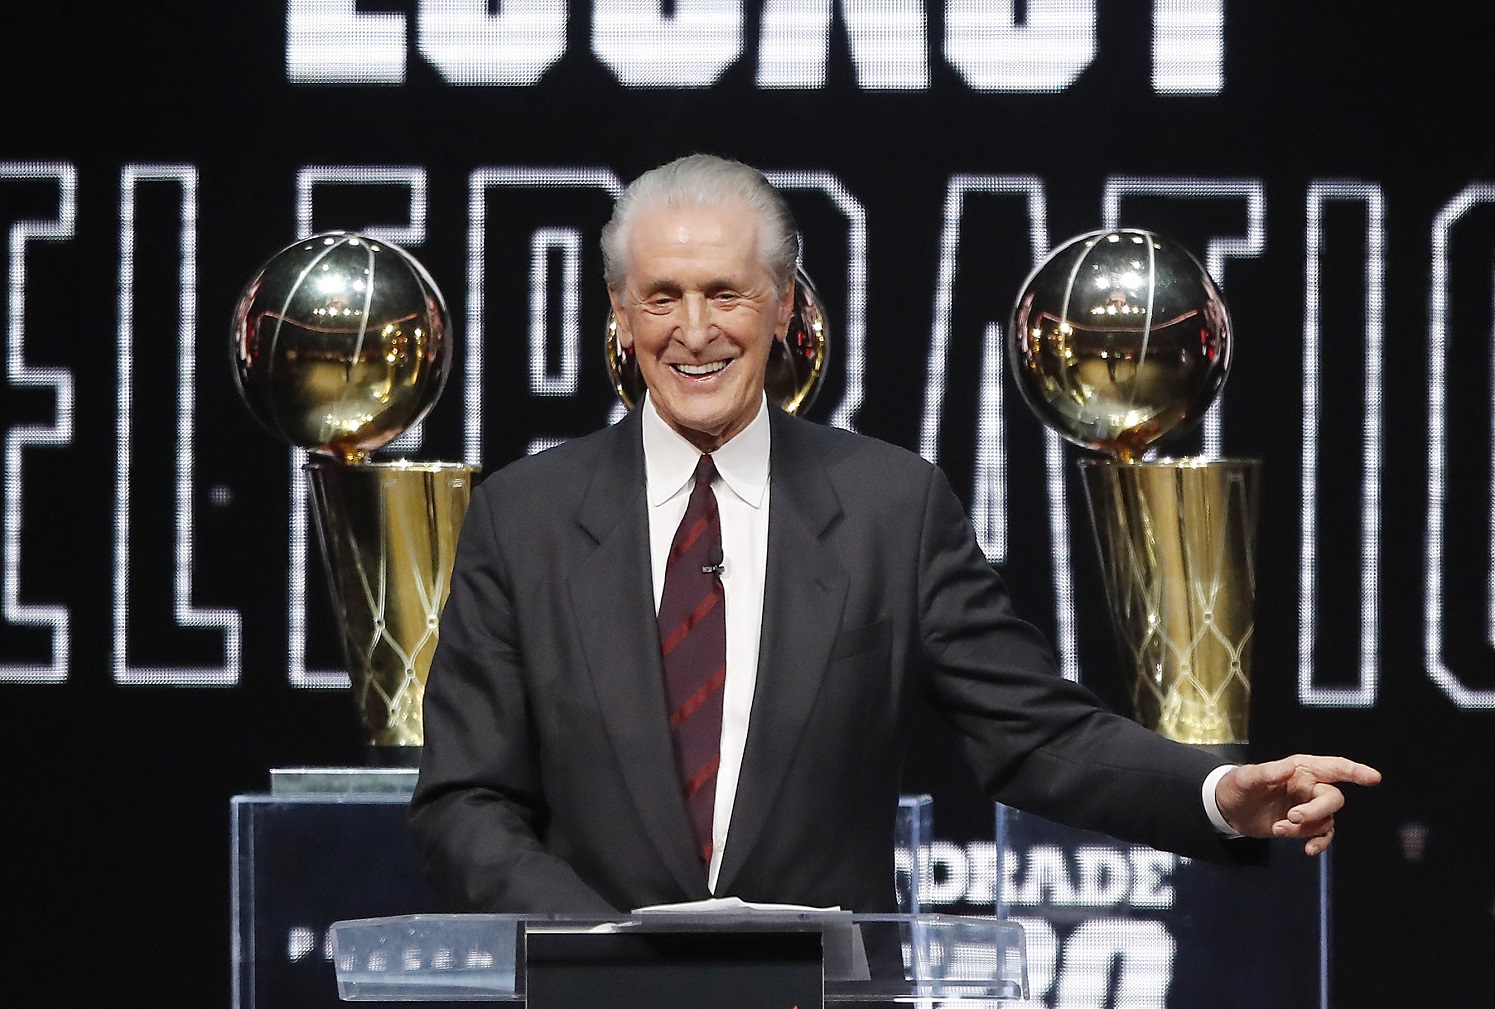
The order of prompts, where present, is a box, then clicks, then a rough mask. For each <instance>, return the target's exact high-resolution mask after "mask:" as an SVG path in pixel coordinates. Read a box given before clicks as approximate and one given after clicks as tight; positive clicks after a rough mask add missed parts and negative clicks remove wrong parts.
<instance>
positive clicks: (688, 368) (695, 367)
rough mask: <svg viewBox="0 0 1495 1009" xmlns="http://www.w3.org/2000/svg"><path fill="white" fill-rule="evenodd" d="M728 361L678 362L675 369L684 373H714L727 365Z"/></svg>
mask: <svg viewBox="0 0 1495 1009" xmlns="http://www.w3.org/2000/svg"><path fill="white" fill-rule="evenodd" d="M727 364H728V362H727V361H713V362H711V363H710V364H677V365H675V370H676V371H678V372H680V374H682V375H713V374H715V373H716V372H718V371H721V370H722V369H723V368H725V367H726V366H727Z"/></svg>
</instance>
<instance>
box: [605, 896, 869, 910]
mask: <svg viewBox="0 0 1495 1009" xmlns="http://www.w3.org/2000/svg"><path fill="white" fill-rule="evenodd" d="M701 911H708V912H709V911H781V912H784V911H788V912H794V913H797V914H836V913H839V912H841V909H840V908H839V907H808V906H806V905H804V904H760V903H755V902H753V901H747V900H743V899H742V898H740V897H708V898H707V899H705V900H687V901H682V902H680V903H678V904H650V905H649V906H648V907H636V908H634V909H633V913H634V914H658V913H665V914H695V913H696V912H701Z"/></svg>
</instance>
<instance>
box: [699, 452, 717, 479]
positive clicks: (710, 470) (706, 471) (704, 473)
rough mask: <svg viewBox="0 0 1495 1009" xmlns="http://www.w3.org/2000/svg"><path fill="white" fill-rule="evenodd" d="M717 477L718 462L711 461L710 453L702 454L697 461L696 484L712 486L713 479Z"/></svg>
mask: <svg viewBox="0 0 1495 1009" xmlns="http://www.w3.org/2000/svg"><path fill="white" fill-rule="evenodd" d="M715 479H716V463H714V462H712V461H711V456H710V455H703V456H701V460H700V462H698V463H696V486H697V487H710V486H711V481H713V480H715Z"/></svg>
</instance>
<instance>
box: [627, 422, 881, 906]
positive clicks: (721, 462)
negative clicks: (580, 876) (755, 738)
mask: <svg viewBox="0 0 1495 1009" xmlns="http://www.w3.org/2000/svg"><path fill="white" fill-rule="evenodd" d="M643 431H644V472H645V475H646V479H647V481H648V483H647V487H648V492H647V493H648V501H649V562H650V567H651V568H652V570H653V574H654V612H655V613H656V614H657V613H658V612H659V600H660V598H661V597H662V596H663V595H664V569H665V562H666V560H667V559H668V558H669V554H670V544H671V542H672V541H673V540H674V538H675V530H676V529H677V528H678V527H679V525H680V520H681V518H683V517H684V516H685V506H686V504H687V503H688V502H689V500H690V491H691V488H692V487H693V486H694V485H695V481H694V480H693V479H692V477H693V476H694V474H695V471H696V463H697V461H698V460H699V459H700V458H701V452H700V450H699V449H697V448H696V447H695V446H694V445H692V444H691V443H690V442H688V441H686V440H685V439H684V438H682V437H681V436H680V435H679V434H678V433H676V431H675V430H674V429H673V428H671V427H670V426H669V425H668V424H667V423H665V421H664V418H663V417H661V416H660V415H659V411H658V410H656V409H655V408H654V404H653V403H652V402H650V401H649V399H648V397H647V396H645V398H644V416H643ZM768 444H769V433H768V400H767V398H766V397H765V398H764V399H763V401H762V402H761V403H760V404H759V406H758V414H757V416H755V417H754V418H753V419H752V421H751V422H750V423H749V424H748V426H747V427H746V428H744V429H743V430H742V431H741V432H739V433H738V434H737V436H736V437H734V438H733V439H732V440H731V441H729V442H727V443H726V444H725V445H723V446H722V447H721V448H719V449H717V450H716V451H715V452H713V453H711V459H712V461H713V462H715V463H716V480H715V482H714V483H713V484H712V490H713V491H714V492H715V494H716V507H717V511H718V512H719V513H720V514H721V520H722V573H721V579H722V589H723V591H724V593H725V597H726V598H725V605H726V620H727V683H726V686H725V687H724V688H723V695H722V740H721V765H720V766H719V767H718V768H717V772H716V805H715V807H714V808H713V810H712V814H711V824H712V827H711V865H710V867H709V870H708V877H707V878H708V883H709V885H710V887H711V889H712V890H713V891H715V889H716V879H717V876H718V874H719V873H720V872H721V867H722V853H723V852H724V851H726V849H727V827H728V826H729V825H730V824H731V822H732V802H733V800H734V799H735V798H736V797H737V779H738V775H739V774H740V773H741V771H742V753H743V750H744V748H745V747H746V746H747V731H748V718H749V716H751V714H752V711H753V688H754V687H755V686H756V685H757V681H758V638H759V633H760V631H761V630H762V627H763V585H764V579H765V577H766V569H767V565H768V494H769V487H768V483H769V480H768V460H769V451H768ZM889 843H891V842H889Z"/></svg>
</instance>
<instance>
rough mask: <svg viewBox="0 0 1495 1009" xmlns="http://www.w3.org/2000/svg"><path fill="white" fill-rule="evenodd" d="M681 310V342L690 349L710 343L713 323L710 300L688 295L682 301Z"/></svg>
mask: <svg viewBox="0 0 1495 1009" xmlns="http://www.w3.org/2000/svg"><path fill="white" fill-rule="evenodd" d="M681 309H682V318H681V320H680V340H681V342H682V343H684V344H685V345H686V346H688V347H692V348H695V347H701V346H705V345H706V344H707V343H710V342H711V327H712V323H713V318H712V310H711V299H709V298H704V297H701V296H699V295H688V296H686V297H685V298H684V299H682V301H681Z"/></svg>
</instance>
